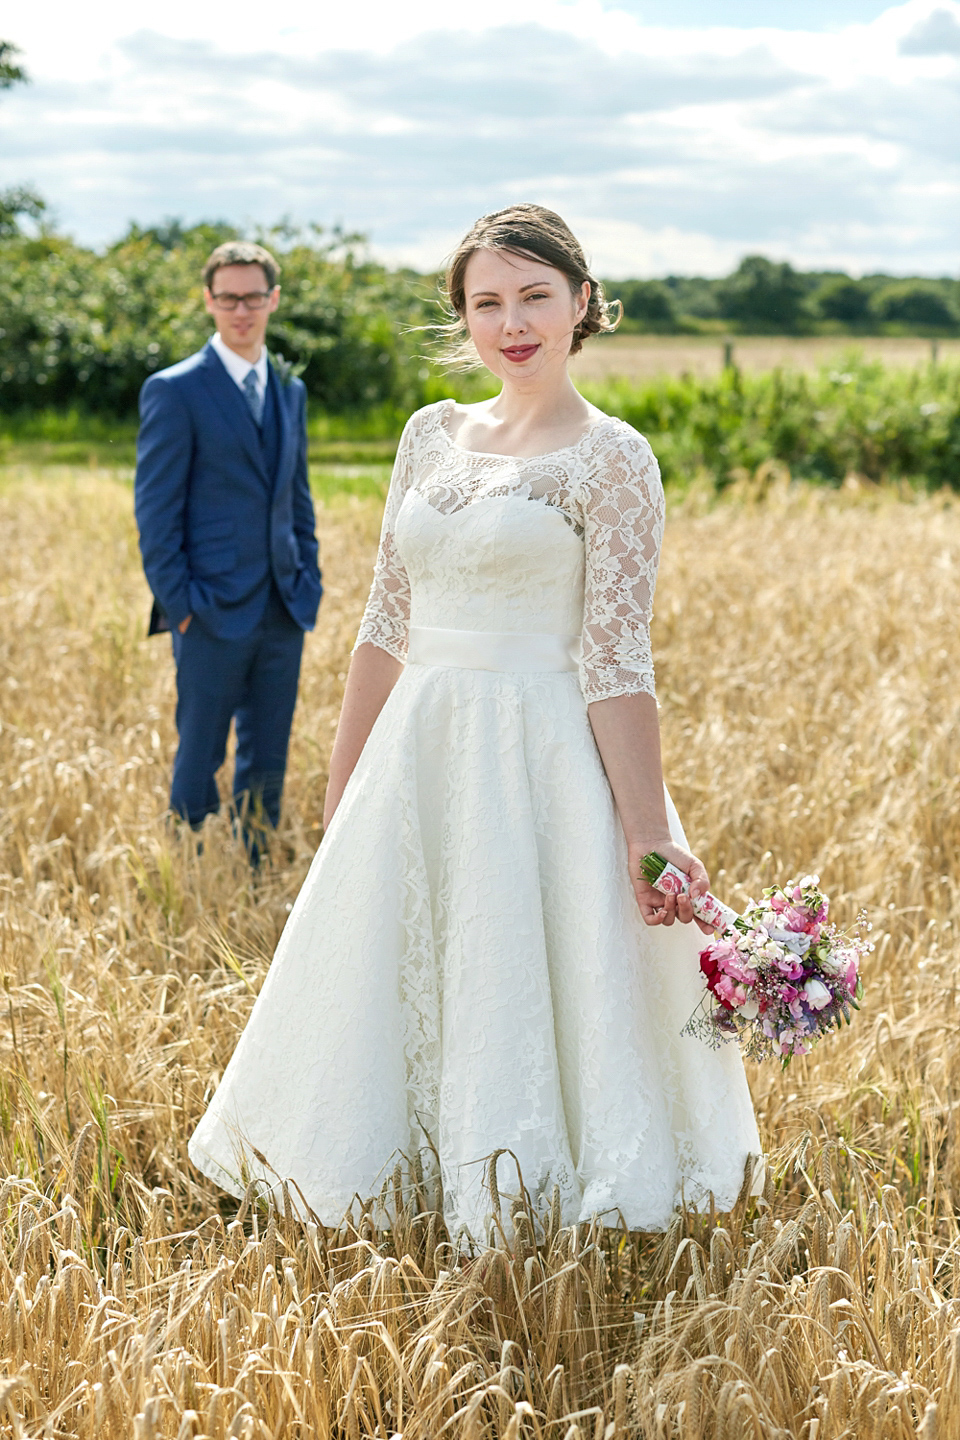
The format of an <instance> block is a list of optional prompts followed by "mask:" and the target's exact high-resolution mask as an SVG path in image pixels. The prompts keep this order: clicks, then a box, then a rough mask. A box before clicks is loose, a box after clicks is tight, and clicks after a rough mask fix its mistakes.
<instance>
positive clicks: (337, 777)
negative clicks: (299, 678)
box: [323, 642, 403, 829]
mask: <svg viewBox="0 0 960 1440" xmlns="http://www.w3.org/2000/svg"><path fill="white" fill-rule="evenodd" d="M402 670H403V666H402V664H401V663H400V661H399V660H395V659H394V657H393V656H392V655H388V654H387V652H386V650H381V649H380V647H379V646H378V645H372V644H370V643H369V642H368V643H367V644H364V645H360V646H359V647H358V648H357V649H356V650H355V651H354V654H353V659H352V660H351V661H350V669H349V671H348V673H347V683H346V685H345V686H344V689H343V704H342V706H341V707H340V721H339V723H338V725H337V737H336V739H335V740H334V742H333V754H332V755H331V756H330V778H329V780H328V781H327V796H326V799H325V801H324V804H323V828H324V829H326V828H327V826H328V825H329V824H330V821H331V820H332V819H333V813H334V811H335V810H336V808H337V806H338V805H339V804H340V798H341V796H342V795H343V792H344V790H345V789H346V785H347V781H348V780H349V779H350V776H351V775H352V774H353V767H354V766H355V765H356V763H357V761H358V760H359V758H360V751H361V750H362V749H363V747H364V745H366V743H367V737H368V736H369V734H370V731H371V730H372V729H373V727H374V723H375V722H376V718H377V716H378V715H379V714H380V711H381V710H382V709H383V707H384V705H385V704H386V701H387V696H388V695H389V694H390V691H391V690H392V689H393V687H394V685H396V683H397V681H398V679H399V678H400V672H401V671H402Z"/></svg>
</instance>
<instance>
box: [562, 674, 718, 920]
mask: <svg viewBox="0 0 960 1440" xmlns="http://www.w3.org/2000/svg"><path fill="white" fill-rule="evenodd" d="M587 713H588V715H589V716H590V724H591V726H592V727H593V734H594V738H595V740H596V742H597V749H598V750H599V751H600V758H601V760H602V761H603V768H604V770H605V771H606V772H607V779H608V780H609V781H610V788H611V790H612V791H613V798H614V800H615V801H616V806H617V812H618V814H619V816H620V823H621V825H622V826H623V833H624V835H625V837H626V841H627V864H628V865H629V867H630V879H631V881H632V883H633V888H634V892H635V894H636V897H637V904H638V905H639V906H640V913H641V915H642V916H643V918H644V920H645V921H646V923H647V924H648V925H672V924H673V922H674V920H675V919H676V918H677V917H678V916H679V918H680V919H681V920H683V921H689V920H692V919H693V918H694V916H693V906H692V905H691V904H690V901H689V900H688V899H687V897H686V896H680V897H679V898H678V897H676V896H673V895H661V894H660V892H659V890H655V889H654V888H653V886H652V885H648V884H647V882H646V881H645V880H644V879H642V878H641V875H640V862H641V860H642V859H643V857H644V855H646V854H647V853H648V852H649V851H651V850H656V851H658V852H659V854H661V855H663V856H664V857H665V858H666V859H667V860H671V861H672V862H673V864H674V865H678V866H679V867H680V869H681V870H685V871H686V872H687V874H688V875H689V876H690V878H691V881H692V882H693V883H692V885H691V889H692V891H693V893H694V894H696V895H702V894H703V893H704V892H705V891H706V890H707V889H708V886H709V881H708V877H707V872H706V870H705V869H704V866H703V865H702V863H701V862H700V861H699V860H698V859H697V858H696V856H695V855H691V854H690V852H689V851H688V850H684V849H683V848H682V846H680V845H677V844H675V843H674V841H673V840H672V839H671V838H670V827H669V825H668V823H667V809H666V804H665V803H664V797H663V772H662V769H661V763H660V723H659V720H658V718H657V702H656V700H655V699H654V698H653V696H652V695H616V696H613V697H611V699H609V700H595V701H594V702H593V704H592V705H590V707H589V709H588V711H587ZM698 923H699V922H698ZM701 928H704V927H701Z"/></svg>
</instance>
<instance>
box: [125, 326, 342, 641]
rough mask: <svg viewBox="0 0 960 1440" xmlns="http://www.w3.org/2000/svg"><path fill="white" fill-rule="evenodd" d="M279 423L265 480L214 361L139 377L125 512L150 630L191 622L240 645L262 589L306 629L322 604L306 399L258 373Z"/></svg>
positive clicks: (241, 405)
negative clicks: (129, 507)
mask: <svg viewBox="0 0 960 1440" xmlns="http://www.w3.org/2000/svg"><path fill="white" fill-rule="evenodd" d="M268 383H269V385H270V386H271V387H272V388H273V399H274V402H275V405H276V411H277V418H278V421H279V442H278V446H277V461H276V469H275V473H274V474H269V473H268V470H269V465H268V462H267V458H266V452H265V449H264V446H263V444H262V441H261V436H260V432H259V430H258V428H257V425H256V424H255V422H254V419H253V416H252V415H251V413H250V409H249V407H248V405H247V402H246V399H245V398H244V395H243V393H242V391H241V390H240V388H239V386H238V385H236V384H235V383H234V381H233V380H231V378H230V376H229V375H228V374H227V372H226V370H225V369H224V367H223V365H222V364H221V362H220V359H219V357H218V355H217V352H216V351H215V350H214V349H213V347H212V346H211V345H209V344H208V345H205V346H204V348H203V349H202V350H200V351H199V352H198V353H197V354H196V355H191V356H190V357H189V358H188V359H186V360H181V362H180V363H179V365H171V366H170V368H169V369H167V370H160V371H158V372H157V374H156V375H151V376H150V378H149V379H148V380H147V381H146V383H145V384H144V386H143V389H142V390H141V392H140V433H139V435H138V437H137V475H136V483H135V486H134V505H135V510H136V517H137V527H138V529H139V532H140V553H141V555H142V557H143V568H144V571H145V573H146V576H147V582H148V584H149V586H150V589H151V590H152V591H153V594H154V597H155V601H156V603H155V605H154V616H153V618H152V621H151V627H150V628H151V631H154V630H156V629H163V628H167V627H166V626H164V625H163V623H162V619H163V617H165V618H166V620H167V621H168V623H169V625H170V626H174V625H180V623H181V622H182V621H183V620H185V619H186V617H187V616H188V615H194V616H196V617H197V619H198V620H200V621H201V622H202V623H203V625H204V626H205V627H206V628H207V629H209V630H210V631H212V633H213V634H214V635H217V636H218V637H219V638H221V639H225V640H237V639H241V638H243V637H244V636H245V635H249V634H250V632H251V631H252V630H253V629H254V628H255V626H256V625H257V624H258V622H259V620H260V619H261V617H262V615H263V612H264V610H265V608H266V604H267V600H268V598H269V595H270V583H271V579H272V580H273V582H274V583H275V585H276V587H277V590H278V591H279V593H280V596H281V598H282V600H283V603H284V604H285V605H286V607H287V609H288V611H289V612H290V615H291V617H292V618H293V619H294V620H295V621H296V623H297V624H298V625H299V626H300V628H301V629H302V630H312V629H313V626H314V624H315V623H316V618H317V608H318V606H319V604H320V596H321V594H322V593H323V590H322V585H321V583H320V570H319V567H318V564H317V558H318V546H317V539H316V533H315V525H316V521H315V516H314V511H313V502H312V500H311V498H310V490H309V487H308V484H307V430H306V389H305V387H304V385H303V382H302V381H301V380H290V381H289V382H288V383H286V384H281V383H280V382H279V380H278V379H277V375H276V372H275V371H274V370H273V367H272V366H270V367H269V380H268Z"/></svg>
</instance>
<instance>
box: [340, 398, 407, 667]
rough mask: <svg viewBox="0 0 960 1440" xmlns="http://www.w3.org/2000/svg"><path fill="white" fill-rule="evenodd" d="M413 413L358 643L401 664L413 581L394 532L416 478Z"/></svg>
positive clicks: (392, 486)
mask: <svg viewBox="0 0 960 1440" xmlns="http://www.w3.org/2000/svg"><path fill="white" fill-rule="evenodd" d="M414 418H415V417H413V416H411V418H410V419H409V420H408V421H407V423H406V425H405V426H404V430H403V434H402V435H401V437H400V444H399V445H398V447H397V458H396V460H395V461H394V465H393V474H392V476H391V477H390V489H389V490H388V492H387V503H386V507H385V509H384V512H383V528H382V530H381V531H380V548H379V549H378V551H377V563H376V565H375V566H374V569H373V584H372V585H371V586H370V595H369V597H368V599H367V605H366V609H365V610H364V612H363V619H362V620H361V622H360V629H359V631H358V633H357V642H356V645H354V647H353V648H354V649H356V648H357V645H363V644H364V643H366V642H369V643H370V644H371V645H378V646H379V647H380V649H381V650H386V652H387V654H388V655H392V656H393V657H394V659H395V660H399V661H400V662H401V663H405V662H406V658H407V632H408V630H409V628H410V580H409V578H408V576H407V572H406V569H405V567H404V564H403V561H402V560H401V559H400V554H399V551H398V550H397V543H396V538H395V535H394V530H395V526H396V523H397V515H398V513H399V510H400V506H401V505H402V504H403V497H404V496H405V495H406V493H407V491H408V490H409V488H410V482H411V481H412V479H413V454H414V447H413V421H414Z"/></svg>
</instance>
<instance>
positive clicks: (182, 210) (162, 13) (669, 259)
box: [0, 0, 960, 278]
mask: <svg viewBox="0 0 960 1440" xmlns="http://www.w3.org/2000/svg"><path fill="white" fill-rule="evenodd" d="M0 24H2V30H0V33H2V35H3V38H4V39H8V40H10V41H12V42H14V43H15V44H17V45H18V46H19V47H20V49H21V50H22V52H23V54H22V57H21V59H22V63H23V64H24V65H25V67H26V68H27V70H28V72H29V74H30V76H31V81H32V83H31V84H30V85H29V86H18V87H16V88H15V89H14V90H11V91H8V92H6V93H5V94H4V95H2V96H0V186H2V185H10V184H15V183H24V182H27V183H32V184H33V185H35V186H36V187H37V188H38V189H39V190H40V191H41V193H42V194H43V195H44V196H45V197H46V198H47V200H48V201H49V202H50V203H51V205H52V207H53V209H54V213H55V216H56V219H57V221H58V223H59V224H61V225H62V226H63V227H65V228H66V229H67V230H68V231H69V232H70V233H71V234H73V235H75V236H76V238H77V239H79V240H80V241H82V242H84V243H90V244H97V245H100V244H105V243H107V242H109V241H111V240H113V239H116V238H117V237H119V235H121V234H122V233H123V231H124V230H125V229H126V227H127V225H128V224H129V223H130V222H131V221H136V222H137V223H139V224H141V225H151V224H156V223H158V222H160V221H162V220H163V219H165V218H168V217H174V216H176V217H180V218H182V219H184V220H185V221H187V222H192V221H196V220H198V219H227V220H230V221H232V222H234V223H235V224H239V225H242V226H244V227H247V228H250V229H252V228H253V227H255V226H256V225H268V224H270V223H272V222H275V221H276V220H278V219H280V218H281V217H289V218H290V219H291V220H292V221H294V222H295V223H307V222H317V223H320V224H322V225H324V226H332V225H335V224H341V225H343V226H344V227H346V228H347V229H348V230H359V231H362V232H364V233H365V234H366V235H367V236H368V237H369V240H370V244H371V248H372V249H373V251H374V253H375V254H376V255H378V256H380V257H381V258H383V259H385V260H387V261H388V262H390V263H396V264H410V265H414V266H416V267H418V268H421V269H433V268H435V267H437V266H438V265H439V264H440V263H441V262H442V259H443V257H444V255H446V254H447V253H448V252H449V251H450V249H451V248H452V247H453V246H454V245H455V244H456V242H457V240H458V239H459V238H460V236H461V235H462V234H463V232H464V231H465V230H466V229H467V228H468V226H469V225H470V224H471V223H472V221H473V220H474V219H475V218H476V217H477V216H478V215H481V214H484V213H486V212H488V211H490V210H495V209H499V208H500V207H502V206H504V205H508V204H510V203H511V202H514V201H517V200H534V201H538V202H539V203H541V204H545V205H549V206H551V207H552V208H554V209H556V210H559V211H560V213H561V214H562V215H563V216H564V217H565V219H567V221H568V222H569V223H570V224H571V225H572V226H573V228H574V230H575V231H576V232H577V234H578V235H579V236H580V238H581V240H582V241H583V242H584V244H585V246H586V248H587V249H588V251H589V253H590V255H591V257H592V259H593V263H594V265H595V268H596V269H597V270H598V271H599V272H600V273H602V274H605V275H608V276H610V277H613V278H623V277H626V276H654V275H664V274H667V273H676V274H706V275H717V274H724V273H727V272H728V271H729V270H731V269H732V268H733V267H734V266H735V265H736V264H737V262H738V261H739V259H740V258H741V257H742V256H743V255H745V254H751V253H758V252H759V253H763V254H766V255H769V256H770V257H771V258H773V259H778V260H779V259H783V260H789V261H791V262H792V263H793V264H794V265H797V266H799V267H801V268H807V269H813V268H817V269H827V268H837V269H845V270H848V271H851V272H852V273H857V274H861V273H869V272H871V271H876V270H885V271H889V272H891V273H894V274H916V273H919V274H956V273H957V272H958V271H960V245H958V237H960V0H906V3H903V4H895V5H892V6H891V5H884V4H878V3H873V0H777V3H763V0H729V3H723V0H714V3H707V0H485V3H484V4H482V5H475V6H473V7H471V8H459V9H458V8H457V7H456V6H455V5H454V4H452V3H451V0H404V3H403V4H398V3H396V0H389V3H386V0H349V3H339V4H331V3H330V0H326V3H319V4H318V3H317V0H309V3H307V0H278V3H277V4H276V5H275V6H274V7H269V6H264V5H263V4H262V3H258V4H257V5H255V6H254V5H250V4H247V3H244V0H235V3H234V4H233V5H231V6H225V5H222V4H212V3H210V0H165V4H164V5H163V6H157V7H142V8H141V7H139V6H131V5H130V4H129V0H90V3H88V4H87V5H85V6H83V7H78V6H76V5H74V4H71V5H69V6H68V5H67V4H66V3H64V0H50V3H48V4H45V5H43V6H32V7H27V6H23V7H20V13H19V15H16V14H14V12H10V17H9V19H8V20H4V21H3V22H0Z"/></svg>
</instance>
